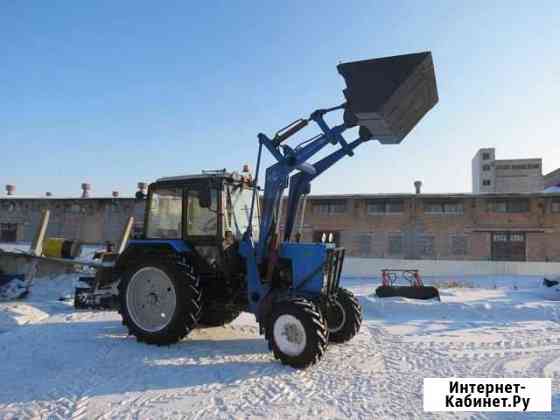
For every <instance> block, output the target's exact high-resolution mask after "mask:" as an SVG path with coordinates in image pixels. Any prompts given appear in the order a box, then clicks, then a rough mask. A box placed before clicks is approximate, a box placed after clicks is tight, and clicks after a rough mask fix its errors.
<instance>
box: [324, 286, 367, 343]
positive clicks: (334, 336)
mask: <svg viewBox="0 0 560 420" xmlns="http://www.w3.org/2000/svg"><path fill="white" fill-rule="evenodd" d="M325 318H326V320H327V326H328V330H329V341H330V342H332V343H344V342H346V341H349V340H351V339H352V338H354V336H355V335H356V334H358V332H359V331H360V326H361V325H362V307H361V306H360V304H359V302H358V300H357V299H356V297H355V296H354V294H353V293H352V292H350V291H349V290H346V289H344V288H342V287H341V288H339V289H338V291H337V294H336V297H335V298H334V300H333V302H331V303H330V304H329V306H328V307H327V308H326V310H325Z"/></svg>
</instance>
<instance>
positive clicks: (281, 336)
mask: <svg viewBox="0 0 560 420" xmlns="http://www.w3.org/2000/svg"><path fill="white" fill-rule="evenodd" d="M273 334H274V342H275V343H276V346H277V347H278V349H279V350H280V351H281V352H282V353H284V354H286V355H288V356H299V355H300V354H301V353H303V351H304V350H305V346H306V344H307V334H306V333H305V327H304V326H303V324H302V322H301V321H300V320H299V319H297V318H296V317H295V316H293V315H288V314H285V315H280V316H279V317H278V318H276V321H275V322H274V327H273Z"/></svg>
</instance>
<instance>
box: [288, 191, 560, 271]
mask: <svg viewBox="0 0 560 420" xmlns="http://www.w3.org/2000/svg"><path fill="white" fill-rule="evenodd" d="M296 227H297V228H298V229H301V232H302V237H303V240H305V241H309V240H315V241H317V240H320V239H321V238H322V236H323V233H325V234H326V235H328V234H330V233H332V235H333V238H334V241H335V242H337V243H338V244H339V245H342V246H344V247H345V248H346V249H347V252H348V254H349V255H351V256H360V257H375V258H412V259H449V260H518V261H560V193H555V194H544V193H533V194H373V195H344V196H343V195H330V196H311V197H309V198H308V201H307V204H306V210H305V218H304V223H303V226H301V223H300V224H299V225H298V226H296Z"/></svg>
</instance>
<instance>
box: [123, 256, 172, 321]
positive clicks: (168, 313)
mask: <svg viewBox="0 0 560 420" xmlns="http://www.w3.org/2000/svg"><path fill="white" fill-rule="evenodd" d="M126 306H127V309H128V314H129V315H130V318H131V319H132V321H133V322H134V323H135V324H136V325H137V326H138V327H140V328H141V329H143V330H145V331H148V332H157V331H161V330H162V329H164V328H165V327H167V325H168V324H169V323H170V322H171V320H172V318H173V315H174V314H175V310H176V308H177V295H176V293H175V286H174V285H173V282H172V281H171V279H170V278H169V276H168V275H167V274H166V273H165V272H164V271H163V270H161V269H159V268H156V267H144V268H141V269H140V270H138V271H137V272H136V273H134V274H133V276H132V277H131V279H130V281H129V283H128V285H127V288H126Z"/></svg>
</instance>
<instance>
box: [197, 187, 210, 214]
mask: <svg viewBox="0 0 560 420" xmlns="http://www.w3.org/2000/svg"><path fill="white" fill-rule="evenodd" d="M198 203H199V204H200V207H202V208H203V209H207V208H210V207H211V206H212V195H211V194H210V190H209V189H205V190H200V191H199V192H198Z"/></svg>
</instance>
